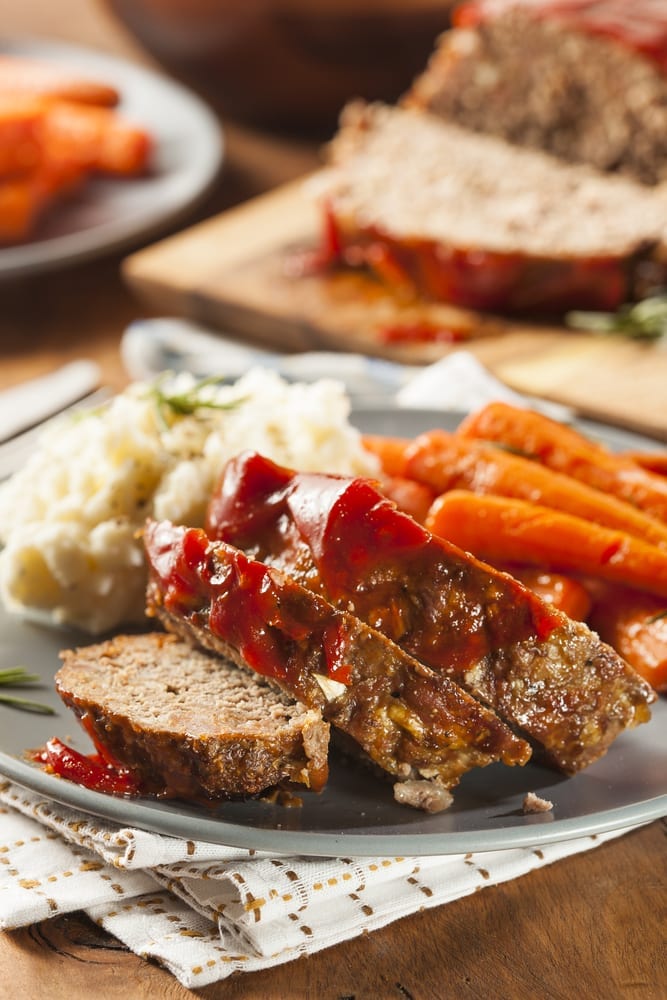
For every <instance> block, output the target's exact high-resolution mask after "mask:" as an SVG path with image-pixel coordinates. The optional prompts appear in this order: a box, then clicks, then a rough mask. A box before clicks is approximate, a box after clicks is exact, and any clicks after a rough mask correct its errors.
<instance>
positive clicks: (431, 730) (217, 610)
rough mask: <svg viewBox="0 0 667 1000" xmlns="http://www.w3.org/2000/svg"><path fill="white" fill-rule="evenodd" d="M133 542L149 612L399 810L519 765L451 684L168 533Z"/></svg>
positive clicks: (481, 713) (289, 589)
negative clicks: (270, 692) (471, 774)
mask: <svg viewBox="0 0 667 1000" xmlns="http://www.w3.org/2000/svg"><path fill="white" fill-rule="evenodd" d="M144 540H145V545H146V552H147V556H148V562H149V567H150V580H149V586H148V610H149V612H152V613H153V614H155V615H157V616H158V617H159V618H160V619H161V620H162V621H163V623H164V624H165V625H166V626H167V628H169V629H171V630H173V631H176V632H178V633H180V634H181V635H183V636H185V637H187V638H189V639H190V640H194V641H195V642H197V643H199V644H200V645H201V646H203V647H205V648H206V649H209V650H213V651H214V652H217V653H220V654H222V655H223V656H229V657H230V658H232V659H233V660H234V661H235V662H238V663H239V664H241V665H243V666H245V667H248V668H250V669H253V670H255V671H257V672H258V673H260V674H262V675H264V676H266V677H269V678H271V679H272V680H273V681H274V682H275V683H276V684H278V685H279V686H280V687H281V688H282V689H283V690H284V691H286V692H288V693H289V694H290V695H291V696H292V697H295V698H298V699H299V700H300V701H302V702H303V703H304V704H305V705H307V706H308V707H309V708H312V709H316V710H319V711H321V713H322V715H323V717H324V718H325V719H326V721H327V722H330V723H331V724H332V725H334V726H336V727H337V728H338V729H340V730H341V731H342V732H343V733H345V734H346V735H347V736H348V737H351V738H352V739H353V740H354V741H356V743H357V745H358V746H359V747H360V748H361V750H362V751H364V753H365V755H367V756H368V757H369V758H370V760H371V761H372V762H373V763H374V764H376V765H378V766H379V767H380V768H382V769H383V770H384V771H386V772H387V773H388V774H390V775H392V776H393V777H395V778H398V779H399V785H398V786H397V791H396V795H397V797H398V798H399V799H401V793H402V791H405V789H401V787H400V784H401V782H404V781H410V782H412V784H411V785H410V786H409V788H408V790H407V792H408V794H407V795H406V796H402V800H403V801H410V802H411V803H415V804H419V805H421V806H423V807H425V808H428V809H437V808H442V807H443V806H445V805H446V804H448V802H449V800H450V797H449V796H447V795H444V794H443V791H446V790H447V789H449V788H451V787H453V786H454V785H456V784H457V782H458V781H459V779H460V777H461V775H462V774H464V773H465V772H466V771H468V770H470V769H471V768H473V767H483V766H485V765H486V764H490V763H492V762H493V761H497V760H502V761H503V762H504V763H506V764H523V763H525V762H526V761H527V759H528V758H529V756H530V747H529V746H528V744H527V743H526V742H525V741H524V740H522V739H519V738H518V737H517V736H515V735H514V734H513V733H512V732H511V731H510V730H509V729H508V727H507V726H505V725H504V723H502V722H501V721H500V719H498V717H497V716H496V715H495V714H494V713H493V712H492V711H490V710H489V709H487V708H486V707H485V706H483V705H482V704H480V703H479V702H478V701H476V700H475V699H474V698H471V697H470V695H469V694H467V693H466V692H465V691H463V689H462V688H461V687H459V686H458V685H457V684H456V683H455V682H454V681H452V680H450V679H449V678H447V677H445V676H444V675H442V674H438V673H435V672H434V671H433V670H430V669H429V668H428V667H426V666H424V665H423V664H421V663H418V662H417V661H416V660H414V659H413V658H412V657H411V656H409V655H408V654H407V653H406V652H405V651H404V650H402V649H400V648H399V646H397V645H396V644H395V643H393V642H391V641H390V640H389V639H387V638H386V637H385V636H384V635H381V634H380V633H379V632H377V631H375V630H374V629H372V628H370V627H369V626H368V625H366V624H364V623H363V622H361V621H359V619H357V618H355V617H354V616H353V615H351V614H349V613H348V612H347V611H343V610H336V609H335V608H333V607H332V605H331V604H329V603H328V602H327V601H326V600H324V598H322V597H321V596H319V595H317V594H315V593H312V592H311V591H310V590H307V589H306V588H305V587H302V586H301V585H300V584H298V583H296V582H294V580H292V579H290V578H289V577H287V576H285V575H284V574H283V573H280V572H279V571H277V570H275V569H272V568H270V567H268V566H265V565H264V564H263V563H261V562H257V561H256V560H253V559H250V558H248V557H247V556H246V555H245V554H244V553H243V552H241V551H239V550H238V549H236V548H233V547H232V546H230V545H226V544H225V543H224V542H215V541H211V540H210V539H209V538H208V537H207V535H206V534H205V533H204V532H203V531H201V530H198V529H194V528H191V529H189V528H184V527H176V526H175V525H173V524H171V523H170V522H161V523H157V522H151V523H149V524H148V525H147V527H146V531H145V534H144ZM418 783H421V789H422V791H423V792H424V794H420V785H419V784H418Z"/></svg>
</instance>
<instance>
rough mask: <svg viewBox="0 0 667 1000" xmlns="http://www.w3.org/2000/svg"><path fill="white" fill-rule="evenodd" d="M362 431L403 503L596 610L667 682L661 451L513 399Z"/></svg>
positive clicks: (603, 629)
mask: <svg viewBox="0 0 667 1000" xmlns="http://www.w3.org/2000/svg"><path fill="white" fill-rule="evenodd" d="M364 440H365V445H366V447H367V449H368V450H369V451H372V452H373V453H374V454H376V455H377V456H378V457H379V459H380V464H381V467H382V470H383V473H384V476H385V477H386V492H387V494H388V495H389V496H390V497H391V498H392V499H393V500H394V501H395V502H397V504H398V505H399V506H400V507H402V508H403V509H405V510H406V511H407V512H408V513H410V514H412V515H413V516H417V517H418V519H419V520H421V521H422V523H423V524H424V525H425V526H426V527H427V528H428V529H429V530H430V531H432V532H433V533H434V534H438V535H440V536H442V537H444V538H447V539H448V540H449V541H451V542H454V543H455V544H456V545H458V546H460V547H461V548H463V549H465V550H467V551H469V552H472V553H473V554H474V555H475V556H477V557H478V558H480V559H483V560H485V561H486V562H488V563H490V564H491V565H494V566H496V567H497V568H499V569H502V570H505V571H507V572H511V573H512V574H513V575H514V576H516V577H517V578H518V579H520V580H522V582H524V583H525V584H526V586H529V587H531V588H532V589H533V590H535V591H536V592H537V593H539V594H540V596H541V597H543V599H545V600H548V601H549V602H551V603H553V604H554V605H556V606H557V607H559V608H561V610H563V611H564V612H565V613H566V614H568V615H569V616H570V617H573V618H579V619H580V620H582V621H587V622H588V623H589V624H590V625H591V627H593V628H594V629H595V630H596V631H597V632H599V634H600V636H601V638H602V639H603V640H604V641H605V642H608V643H610V645H612V646H614V648H615V649H616V650H617V651H618V652H619V653H620V654H621V655H622V656H624V658H625V659H626V660H627V661H628V662H629V663H630V664H631V665H632V666H633V667H634V668H635V669H636V670H637V671H638V672H639V673H640V674H641V675H642V676H643V677H645V678H646V679H647V680H648V681H649V682H650V683H651V684H652V685H653V686H654V687H655V688H656V690H658V691H664V692H667V475H666V474H665V473H667V462H666V461H664V459H663V458H662V457H661V456H660V455H659V454H658V455H651V454H649V453H646V454H645V453H636V452H635V453H626V454H616V453H613V452H611V451H610V450H608V449H607V448H605V447H603V446H602V445H599V444H597V443H595V442H593V441H590V440H589V439H587V438H586V437H585V436H584V435H582V434H580V433H579V432H578V431H576V430H574V429H573V428H570V427H565V426H563V425H561V424H559V423H557V422H556V421H553V420H550V419H549V418H547V417H545V416H542V415H541V414H539V413H535V412H533V411H530V410H524V409H521V408H519V407H514V406H509V405H507V404H505V403H492V404H489V405H488V406H486V407H484V408H483V409H481V410H479V411H478V412H476V413H474V414H472V415H470V416H469V417H467V418H466V419H465V420H464V421H463V422H462V423H461V425H460V426H459V427H458V428H457V430H456V431H454V432H453V433H447V432H445V431H442V430H432V431H429V432H427V433H426V434H422V435H420V436H419V437H417V438H415V439H401V438H392V437H381V436H378V435H374V436H367V437H366V438H365V439H364ZM410 483H412V484H414V487H415V488H414V489H411V488H410V487H409V486H406V484H410ZM403 498H405V502H402V501H403Z"/></svg>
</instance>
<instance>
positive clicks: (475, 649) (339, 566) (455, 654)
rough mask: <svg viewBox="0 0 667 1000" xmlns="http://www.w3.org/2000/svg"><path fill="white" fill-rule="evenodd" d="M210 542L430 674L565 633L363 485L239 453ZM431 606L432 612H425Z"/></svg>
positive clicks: (496, 576)
mask: <svg viewBox="0 0 667 1000" xmlns="http://www.w3.org/2000/svg"><path fill="white" fill-rule="evenodd" d="M207 531H208V532H209V533H210V535H211V536H212V537H217V538H221V539H223V540H224V541H226V542H228V543H229V544H231V545H234V546H238V547H239V548H243V549H247V550H249V551H252V553H253V554H254V555H256V557H257V558H259V559H270V561H271V562H272V563H273V564H274V565H276V566H278V567H280V568H282V569H284V570H286V571H287V572H288V573H294V575H295V577H296V578H297V579H299V580H300V581H301V582H302V583H303V584H304V585H305V586H307V587H309V588H310V589H312V590H314V591H316V592H318V593H321V594H322V595H323V596H325V597H326V598H327V599H329V600H331V601H332V602H333V603H334V605H336V606H338V607H347V606H348V604H349V602H352V604H353V605H354V609H355V613H356V614H357V616H358V617H360V618H362V619H363V620H365V621H367V622H368V623H369V624H371V625H373V626H375V627H376V628H378V629H379V631H381V632H385V634H386V635H388V636H389V638H391V639H394V640H396V641H398V642H399V644H400V645H402V646H404V648H406V649H407V650H408V652H411V653H412V654H413V655H415V656H417V658H418V659H421V660H422V661H423V662H426V663H428V664H429V665H431V666H439V667H443V666H444V667H447V668H452V669H463V668H465V667H466V666H467V665H471V664H473V663H476V662H477V661H478V660H479V659H481V658H482V657H483V656H485V655H486V654H487V653H488V652H489V651H490V650H492V649H498V648H502V647H505V646H508V645H510V644H512V643H515V642H518V641H521V640H526V639H530V638H536V639H538V640H540V641H541V640H543V639H545V638H546V637H547V636H548V635H549V634H550V633H551V632H552V631H553V630H554V629H555V628H557V627H558V626H559V625H561V624H562V618H561V617H560V616H559V615H558V613H556V612H554V611H553V610H552V609H551V608H549V607H547V606H546V605H545V604H544V603H543V602H542V601H540V600H539V599H538V598H536V597H535V595H534V594H532V593H531V592H530V591H529V590H528V589H527V588H525V587H524V586H523V585H522V584H520V583H518V582H517V581H515V580H513V579H512V578H510V577H508V576H507V575H505V574H502V573H499V572H497V571H496V570H494V569H492V568H491V567H489V566H487V565H486V564H484V563H481V562H479V561H478V560H476V559H474V558H472V557H470V556H468V555H466V554H465V553H463V552H462V551H461V550H460V549H458V548H457V547H456V546H454V545H451V544H449V543H447V542H445V541H442V540H441V539H436V538H435V537H434V536H433V535H431V534H430V533H429V532H428V531H426V529H424V528H423V527H422V526H421V525H419V524H417V522H415V521H414V520H413V519H412V518H411V517H409V516H407V515H405V514H402V513H401V512H400V511H398V510H396V508H395V505H394V504H393V503H392V502H391V501H389V500H387V499H386V498H384V497H383V496H382V495H381V493H380V492H379V491H378V490H377V489H376V488H375V487H374V485H373V484H372V483H371V482H370V481H367V480H363V479H350V478H345V477H339V476H329V475H324V474H316V473H294V472H292V471H291V470H289V469H284V468H281V467H280V466H277V465H275V464H274V463H272V462H270V461H269V460H268V459H265V458H263V457H262V456H260V455H257V454H255V453H244V454H242V455H240V456H238V457H237V458H236V459H234V460H232V461H231V462H230V463H229V464H228V467H227V470H226V473H225V475H224V477H223V480H222V483H221V486H220V489H219V490H218V492H217V494H216V495H215V496H214V497H213V499H212V501H211V504H210V508H209V514H208V520H207ZM424 595H426V600H427V601H429V602H430V601H431V599H432V600H433V603H432V605H430V606H429V607H426V608H425V607H424V606H423V600H422V599H423V598H424ZM438 602H439V603H438ZM436 603H437V609H436V607H435V606H436ZM431 612H434V613H436V612H437V620H432V619H431Z"/></svg>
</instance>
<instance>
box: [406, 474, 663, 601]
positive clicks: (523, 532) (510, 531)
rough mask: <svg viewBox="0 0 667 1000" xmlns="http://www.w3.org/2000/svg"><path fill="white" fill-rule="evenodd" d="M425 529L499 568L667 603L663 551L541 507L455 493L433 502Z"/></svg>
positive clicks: (622, 534) (527, 503)
mask: <svg viewBox="0 0 667 1000" xmlns="http://www.w3.org/2000/svg"><path fill="white" fill-rule="evenodd" d="M425 527H426V528H427V529H428V530H429V531H432V532H433V534H436V535H440V536H441V537H443V538H445V539H448V540H449V541H451V542H454V544H456V545H458V546H459V547H460V548H462V549H465V550H467V551H468V552H471V553H472V554H473V555H475V556H477V558H479V559H483V560H485V561H486V562H488V563H491V565H494V566H496V565H499V564H500V563H523V564H526V565H529V566H538V567H540V568H542V569H548V570H554V571H556V572H563V573H574V574H577V575H582V576H591V577H593V578H595V579H602V580H608V581H610V582H612V583H617V584H620V585H622V586H626V587H631V588H634V589H637V590H642V591H646V592H647V593H651V594H655V595H657V596H659V597H663V598H667V552H665V551H664V549H659V548H658V547H657V546H655V545H650V544H648V543H647V542H644V541H642V540H641V539H639V538H635V537H633V536H632V535H629V534H627V533H626V532H622V531H615V530H613V529H611V528H605V527H602V526H600V525H597V524H591V522H590V521H586V520H584V518H581V517H574V516H573V515H572V514H565V513H563V512H562V511H558V510H552V509H551V508H550V507H544V506H542V505H540V504H533V503H530V502H528V501H526V500H516V499H513V498H508V497H499V496H483V495H480V494H477V493H470V492H468V491H466V490H452V491H451V492H449V493H444V494H443V495H442V496H439V497H437V499H436V500H435V501H434V502H433V506H432V507H431V509H430V511H429V513H428V516H427V518H426V521H425Z"/></svg>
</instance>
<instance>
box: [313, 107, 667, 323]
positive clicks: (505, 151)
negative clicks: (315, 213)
mask: <svg viewBox="0 0 667 1000" xmlns="http://www.w3.org/2000/svg"><path fill="white" fill-rule="evenodd" d="M310 196H311V197H312V198H313V199H314V200H315V201H316V202H319V203H320V205H321V209H322V214H323V219H325V220H326V227H327V231H328V232H329V234H331V232H332V231H333V233H334V237H333V238H332V237H331V235H329V239H328V246H329V248H330V252H331V248H334V251H335V253H334V258H335V260H336V261H338V262H339V263H340V264H342V265H344V266H348V267H351V268H365V269H370V271H371V272H372V273H373V274H375V275H376V276H377V277H378V278H379V279H380V280H381V281H382V282H384V283H385V284H386V285H388V286H389V287H390V288H391V289H392V290H394V291H395V292H396V293H397V294H400V295H402V296H410V295H412V296H417V297H422V298H426V299H431V300H435V301H446V302H450V303H452V304H454V305H458V306H464V307H466V308H473V309H482V310H491V311H496V312H503V313H516V314H522V313H523V314H526V313H530V314H535V313H559V312H562V311H563V310H566V309H573V308H575V307H578V308H601V309H613V308H615V307H616V306H618V305H619V304H621V303H622V302H625V301H628V300H630V299H632V298H635V297H638V296H641V295H642V294H643V293H644V292H645V290H646V287H647V286H649V287H655V286H657V285H658V284H660V283H661V281H664V280H665V279H667V266H666V263H665V248H664V244H663V239H664V234H665V232H666V231H667V190H665V189H664V187H662V186H658V187H655V188H650V187H646V186H645V185H642V184H638V183H636V182H634V181H631V180H629V179H627V178H623V177H619V176H616V175H610V174H603V173H600V172H599V171H597V170H594V169H592V168H590V167H586V166H583V165H572V164H567V163H563V162H561V161H560V160H557V159H555V158H554V157H553V156H549V155H547V154H545V153H542V152H537V151H534V150H529V149H522V148H520V147H518V146H511V145H510V144H509V143H507V142H505V141H504V140H502V139H498V138H496V137H494V136H490V135H480V134H478V133H475V132H472V131H469V130H467V129H464V128H462V127H461V126H459V125H457V124H452V123H450V122H446V121H443V120H440V119H438V118H436V117H435V116H433V115H429V114H423V113H421V112H419V111H415V110H414V109H406V108H398V107H388V106H385V105H378V104H375V105H365V104H362V103H359V102H357V103H355V104H353V105H350V106H348V108H347V109H346V110H345V112H344V113H343V116H342V119H341V127H340V129H339V132H338V133H337V135H336V137H335V138H334V140H333V142H332V143H331V145H330V166H329V168H328V169H325V170H324V171H323V172H321V173H320V174H319V175H318V177H317V178H316V179H314V180H313V181H311V182H310ZM582 220H585V224H583V223H582Z"/></svg>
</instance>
